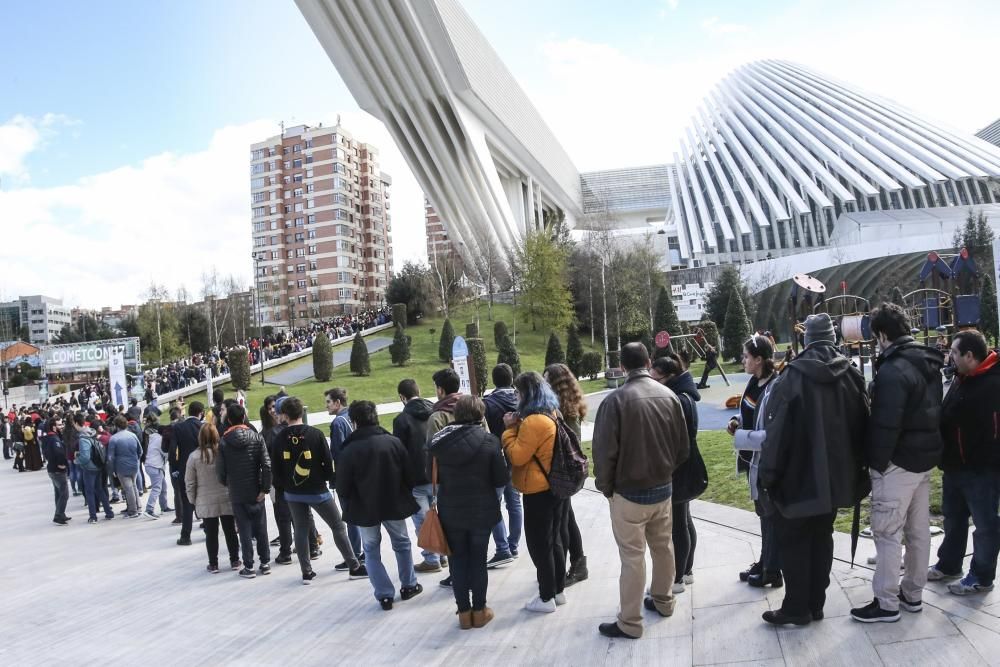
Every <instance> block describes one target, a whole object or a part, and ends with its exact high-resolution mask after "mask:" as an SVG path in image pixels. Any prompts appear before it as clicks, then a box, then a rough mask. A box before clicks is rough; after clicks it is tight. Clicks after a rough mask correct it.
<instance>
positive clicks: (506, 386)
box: [483, 363, 524, 568]
mask: <svg viewBox="0 0 1000 667" xmlns="http://www.w3.org/2000/svg"><path fill="white" fill-rule="evenodd" d="M491 375H492V379H493V387H494V388H493V391H491V392H490V393H489V394H488V395H487V396H486V397H484V398H483V404H484V405H485V406H486V425H487V428H489V430H490V433H492V434H493V435H495V436H496V437H497V438H500V437H502V436H503V432H504V430H505V427H504V425H503V416H504V415H505V414H507V413H508V412H513V411H514V410H517V392H516V391H515V390H514V371H513V370H512V369H511V367H510V366H509V365H507V364H502V363H501V364H497V365H496V366H494V367H493V371H492V373H491ZM505 459H506V457H505ZM507 472H508V474H507V483H506V484H504V487H503V488H502V489H497V497H498V498H499V499H500V500H503V502H504V504H505V505H506V507H507V523H504V520H503V517H502V516H501V517H500V520H499V521H498V522H497V525H496V526H494V527H493V543H494V545H495V546H496V550H495V552H494V553H493V557H492V558H490V559H489V560H488V561H487V562H486V566H487V567H489V568H495V567H499V566H501V565H506V564H507V563H511V562H513V561H514V559H515V558H517V556H518V553H517V547H518V544H520V542H521V528H522V526H523V525H524V510H523V508H522V507H521V494H520V493H518V490H517V489H515V488H514V484H513V482H512V481H511V478H510V461H509V460H508V461H507Z"/></svg>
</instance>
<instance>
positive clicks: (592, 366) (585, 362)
mask: <svg viewBox="0 0 1000 667" xmlns="http://www.w3.org/2000/svg"><path fill="white" fill-rule="evenodd" d="M603 365H604V364H603V363H601V354H600V353H599V352H587V353H585V354H584V355H583V356H582V357H581V358H580V375H581V376H583V377H589V378H590V379H591V380H593V379H594V378H596V377H597V374H598V373H600V372H601V370H603V369H602V368H601V367H602V366H603Z"/></svg>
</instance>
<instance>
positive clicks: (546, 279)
mask: <svg viewBox="0 0 1000 667" xmlns="http://www.w3.org/2000/svg"><path fill="white" fill-rule="evenodd" d="M567 257H568V253H567V250H566V248H565V247H564V246H561V245H560V244H559V243H557V242H556V241H554V240H553V239H552V237H551V236H549V235H548V234H545V233H542V232H531V233H529V234H528V236H527V238H525V240H524V247H523V249H522V250H521V265H522V270H523V272H524V275H523V277H522V279H521V282H522V285H523V289H522V295H523V299H524V300H523V305H522V308H523V310H524V312H525V315H526V316H527V317H528V318H529V319H530V320H531V322H532V326H533V327H534V328H537V327H538V325H539V324H541V325H542V326H546V327H551V328H553V329H564V328H566V326H567V325H568V324H569V323H570V322H571V321H572V319H573V298H572V295H571V294H570V291H569V281H568V279H567V277H568V276H567V268H566V267H567V265H566V260H567Z"/></svg>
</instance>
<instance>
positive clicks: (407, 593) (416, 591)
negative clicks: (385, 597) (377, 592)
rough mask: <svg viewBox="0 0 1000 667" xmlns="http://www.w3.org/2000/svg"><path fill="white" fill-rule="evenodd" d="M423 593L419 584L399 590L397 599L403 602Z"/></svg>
mask: <svg viewBox="0 0 1000 667" xmlns="http://www.w3.org/2000/svg"><path fill="white" fill-rule="evenodd" d="M423 592H424V587H423V586H421V585H420V584H417V585H416V586H413V587H409V588H400V589H399V597H400V598H401V599H403V600H409V599H410V598H415V597H417V596H418V595H420V594H421V593H423Z"/></svg>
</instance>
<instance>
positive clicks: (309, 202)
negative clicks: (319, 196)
mask: <svg viewBox="0 0 1000 667" xmlns="http://www.w3.org/2000/svg"><path fill="white" fill-rule="evenodd" d="M306 208H316V200H315V199H307V200H306Z"/></svg>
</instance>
